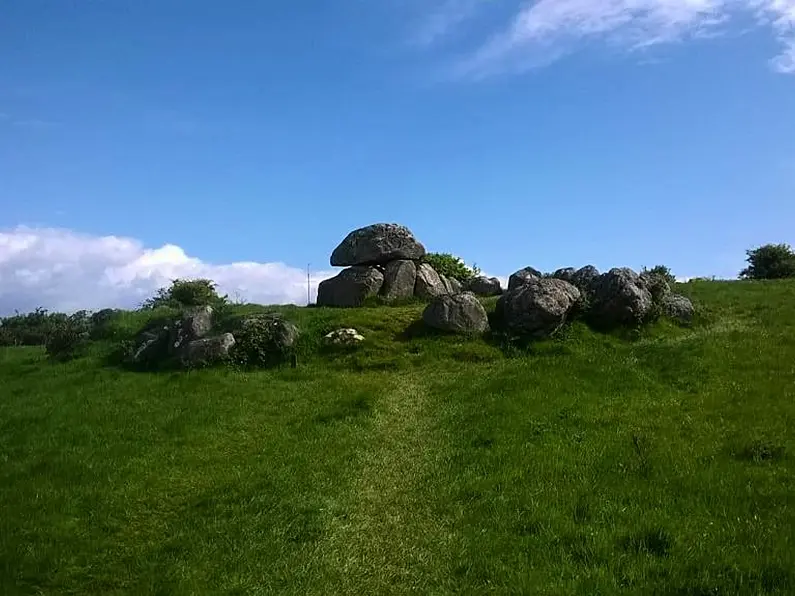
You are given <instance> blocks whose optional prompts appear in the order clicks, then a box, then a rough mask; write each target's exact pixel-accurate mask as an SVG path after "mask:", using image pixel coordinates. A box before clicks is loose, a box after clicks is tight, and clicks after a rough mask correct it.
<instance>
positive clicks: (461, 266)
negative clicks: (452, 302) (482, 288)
mask: <svg viewBox="0 0 795 596" xmlns="http://www.w3.org/2000/svg"><path fill="white" fill-rule="evenodd" d="M423 262H425V263H428V264H429V265H430V266H431V267H433V268H434V269H435V270H436V272H437V273H439V274H441V275H444V276H445V277H447V278H454V279H457V280H458V281H460V282H461V283H465V282H467V281H469V280H470V279H472V278H473V277H477V276H478V275H480V269H479V268H478V267H477V265H472V267H469V266H468V265H467V264H466V263H464V261H462V260H461V259H460V258H459V257H456V256H453V255H451V254H449V253H437V252H432V253H428V254H427V255H425V257H423Z"/></svg>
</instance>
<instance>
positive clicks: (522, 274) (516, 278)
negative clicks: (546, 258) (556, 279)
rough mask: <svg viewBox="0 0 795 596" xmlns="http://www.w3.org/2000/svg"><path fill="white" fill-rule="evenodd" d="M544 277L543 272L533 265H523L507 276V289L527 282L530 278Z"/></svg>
mask: <svg viewBox="0 0 795 596" xmlns="http://www.w3.org/2000/svg"><path fill="white" fill-rule="evenodd" d="M541 277H544V274H543V273H541V272H540V271H539V270H538V269H535V268H533V267H525V268H524V269H519V271H517V272H516V273H514V274H513V275H511V277H509V278H508V290H514V289H516V288H518V287H519V286H521V285H523V284H525V283H527V282H528V281H530V280H531V279H538V278H541Z"/></svg>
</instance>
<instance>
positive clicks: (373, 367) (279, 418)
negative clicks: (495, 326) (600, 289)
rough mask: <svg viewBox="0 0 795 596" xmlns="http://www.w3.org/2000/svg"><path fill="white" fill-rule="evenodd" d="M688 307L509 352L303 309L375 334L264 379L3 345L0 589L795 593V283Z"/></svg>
mask: <svg viewBox="0 0 795 596" xmlns="http://www.w3.org/2000/svg"><path fill="white" fill-rule="evenodd" d="M678 291H681V292H682V293H685V294H687V295H689V296H691V297H692V298H693V300H694V302H695V303H696V304H697V306H698V307H699V308H700V310H701V313H702V314H701V316H700V317H699V320H698V321H697V323H696V324H695V325H694V326H693V327H692V328H689V329H683V328H678V327H675V326H673V325H671V324H669V323H658V324H656V325H655V326H654V327H652V328H650V329H647V330H645V331H643V332H642V333H640V334H635V335H631V336H625V337H619V336H616V335H603V334H598V333H594V332H593V331H591V330H589V329H588V328H587V327H585V326H584V325H582V324H579V323H578V324H575V325H573V326H572V327H571V328H569V329H568V330H566V332H565V333H564V335H563V337H561V338H558V339H556V340H552V341H547V342H544V343H539V344H535V345H532V346H530V347H528V348H526V349H513V350H505V349H501V347H500V346H498V345H495V344H492V343H488V342H487V341H485V340H480V339H479V340H467V339H460V338H454V337H442V336H433V335H424V334H422V333H421V332H412V330H416V329H417V326H416V325H413V323H414V322H415V321H416V320H417V319H418V318H419V316H420V313H421V308H422V307H421V306H419V305H415V306H406V307H400V308H365V309H359V310H355V311H354V310H351V311H331V310H325V309H312V308H310V309H298V308H287V309H283V310H284V311H285V312H286V313H287V314H288V316H289V317H290V318H291V319H293V320H295V321H296V322H297V323H298V324H299V326H300V327H301V328H302V329H304V330H305V331H306V333H307V335H308V336H312V334H315V336H316V335H317V334H318V333H320V332H321V331H323V330H325V329H328V328H333V327H334V326H353V327H355V328H357V329H358V330H359V331H361V332H362V333H363V334H364V335H365V336H366V337H367V341H366V342H365V345H364V346H363V347H362V348H361V349H360V350H359V351H358V352H355V353H346V354H337V355H334V354H331V355H329V354H321V353H316V352H312V351H307V352H306V353H305V354H303V355H302V356H301V358H300V360H299V366H298V367H297V368H295V369H291V368H285V369H280V370H273V371H266V372H255V373H244V372H236V371H232V370H202V371H192V372H182V373H180V372H163V373H135V372H127V371H123V370H121V369H118V368H114V367H112V366H110V365H108V364H106V360H105V356H106V353H107V352H108V351H109V350H110V346H109V345H105V344H99V345H97V346H95V348H94V350H93V352H92V355H91V356H89V357H87V358H83V359H80V360H77V361H74V362H71V363H66V364H54V363H50V362H48V361H47V360H46V359H45V357H44V354H43V350H41V349H34V348H7V349H1V350H0V396H2V398H0V594H3V595H8V596H11V595H16V594H102V595H113V594H135V595H147V594H163V595H165V594H169V595H170V594H174V595H188V594H240V595H243V594H272V593H279V594H363V595H364V594H402V593H408V592H416V593H420V594H447V593H462V594H484V593H500V594H642V595H647V594H661V595H699V596H701V595H704V596H706V595H725V594H793V593H795V463H794V459H793V454H794V453H795V433H794V432H793V430H792V429H793V423H795V283H792V282H768V283H763V282H723V283H720V282H698V283H692V284H687V285H683V286H680V288H679V290H678ZM136 317H140V315H137V314H130V315H128V318H129V321H128V323H129V325H130V326H131V328H132V326H133V325H134V324H135V323H136Z"/></svg>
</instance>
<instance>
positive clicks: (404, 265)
mask: <svg viewBox="0 0 795 596" xmlns="http://www.w3.org/2000/svg"><path fill="white" fill-rule="evenodd" d="M416 282H417V265H415V264H414V261H407V260H400V261H392V262H391V263H388V264H387V265H386V267H385V268H384V285H383V286H382V287H381V295H382V296H383V297H384V298H385V299H386V300H389V301H392V300H405V299H408V298H411V297H412V296H414V285H415V283H416Z"/></svg>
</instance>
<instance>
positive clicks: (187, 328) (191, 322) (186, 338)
mask: <svg viewBox="0 0 795 596" xmlns="http://www.w3.org/2000/svg"><path fill="white" fill-rule="evenodd" d="M212 327H213V307H212V306H199V307H196V308H193V309H190V310H187V311H185V312H184V313H183V314H182V317H181V318H180V319H179V320H178V321H176V322H175V323H174V324H173V325H172V327H171V338H170V342H169V350H170V352H171V353H172V354H176V353H177V352H179V351H180V350H182V349H183V348H184V347H185V346H186V345H188V344H189V343H190V342H192V341H194V340H197V339H202V338H203V337H205V336H207V334H208V333H210V330H211V329H212Z"/></svg>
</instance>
